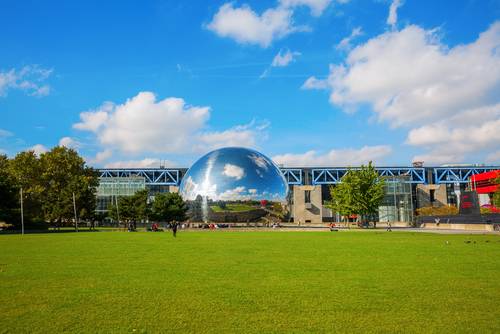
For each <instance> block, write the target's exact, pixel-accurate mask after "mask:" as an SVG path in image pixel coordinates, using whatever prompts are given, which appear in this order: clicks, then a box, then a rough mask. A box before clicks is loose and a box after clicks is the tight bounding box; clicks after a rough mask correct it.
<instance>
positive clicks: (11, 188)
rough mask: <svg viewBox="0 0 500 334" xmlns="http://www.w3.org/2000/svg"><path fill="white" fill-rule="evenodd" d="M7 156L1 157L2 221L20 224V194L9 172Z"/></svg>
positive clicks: (0, 218) (0, 204) (0, 199)
mask: <svg viewBox="0 0 500 334" xmlns="http://www.w3.org/2000/svg"><path fill="white" fill-rule="evenodd" d="M8 164H9V160H8V159H7V156H5V155H0V221H5V222H8V223H11V224H13V223H17V222H18V220H19V219H18V210H19V201H18V200H19V193H18V191H19V190H18V188H17V186H16V182H15V179H14V178H13V177H12V175H11V174H10V173H9V171H8Z"/></svg>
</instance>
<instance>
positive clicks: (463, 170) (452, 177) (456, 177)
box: [434, 166, 500, 184]
mask: <svg viewBox="0 0 500 334" xmlns="http://www.w3.org/2000/svg"><path fill="white" fill-rule="evenodd" d="M497 169H500V167H498V166H487V167H435V168H434V183H436V184H440V183H468V182H469V178H470V177H471V176H472V175H476V174H481V173H484V172H489V171H492V170H497Z"/></svg>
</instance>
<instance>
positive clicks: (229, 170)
mask: <svg viewBox="0 0 500 334" xmlns="http://www.w3.org/2000/svg"><path fill="white" fill-rule="evenodd" d="M222 174H224V175H226V176H227V177H232V178H234V179H236V180H241V179H242V178H243V176H245V170H244V169H243V168H241V167H240V166H236V165H233V164H225V165H224V170H223V171H222Z"/></svg>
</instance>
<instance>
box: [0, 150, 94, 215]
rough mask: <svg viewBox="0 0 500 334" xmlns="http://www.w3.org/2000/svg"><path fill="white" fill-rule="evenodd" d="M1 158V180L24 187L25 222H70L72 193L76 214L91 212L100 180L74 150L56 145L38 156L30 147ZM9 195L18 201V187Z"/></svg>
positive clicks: (91, 213)
mask: <svg viewBox="0 0 500 334" xmlns="http://www.w3.org/2000/svg"><path fill="white" fill-rule="evenodd" d="M0 160H1V161H2V162H0V164H1V165H2V166H0V169H1V170H2V171H3V172H2V173H3V175H2V176H0V178H1V179H2V180H3V183H5V180H10V181H9V182H10V183H12V184H13V185H14V186H15V187H16V188H21V187H22V189H23V208H24V214H25V220H26V221H27V222H33V221H42V222H43V221H45V222H49V223H52V224H54V223H55V224H58V225H62V224H70V223H72V222H73V220H74V208H73V194H74V195H75V202H76V209H77V216H78V218H84V219H85V218H91V217H92V216H93V214H94V212H95V205H96V194H95V193H96V188H97V186H98V183H99V180H98V177H97V174H96V172H95V171H94V170H93V169H92V168H90V167H88V166H86V165H85V161H84V160H83V158H82V157H80V156H79V155H78V153H77V152H76V151H75V150H73V149H70V148H66V147H60V146H58V147H54V148H53V149H52V150H50V151H49V152H46V153H42V154H41V155H40V156H39V157H38V156H37V155H36V154H35V153H34V152H33V151H27V152H21V153H18V154H17V155H16V156H15V157H14V158H13V159H6V158H5V157H4V158H1V159H0ZM4 167H5V168H4ZM10 198H11V200H14V201H15V202H16V203H18V201H19V195H18V193H17V190H16V192H15V194H13V193H12V194H11V196H10ZM16 205H17V204H16Z"/></svg>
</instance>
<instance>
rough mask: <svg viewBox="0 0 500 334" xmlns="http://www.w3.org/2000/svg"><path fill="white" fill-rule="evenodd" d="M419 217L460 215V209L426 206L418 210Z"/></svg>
mask: <svg viewBox="0 0 500 334" xmlns="http://www.w3.org/2000/svg"><path fill="white" fill-rule="evenodd" d="M417 215H418V216H451V215H458V208H457V207H456V206H453V205H445V206H440V207H433V206H424V207H422V208H419V209H417Z"/></svg>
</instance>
